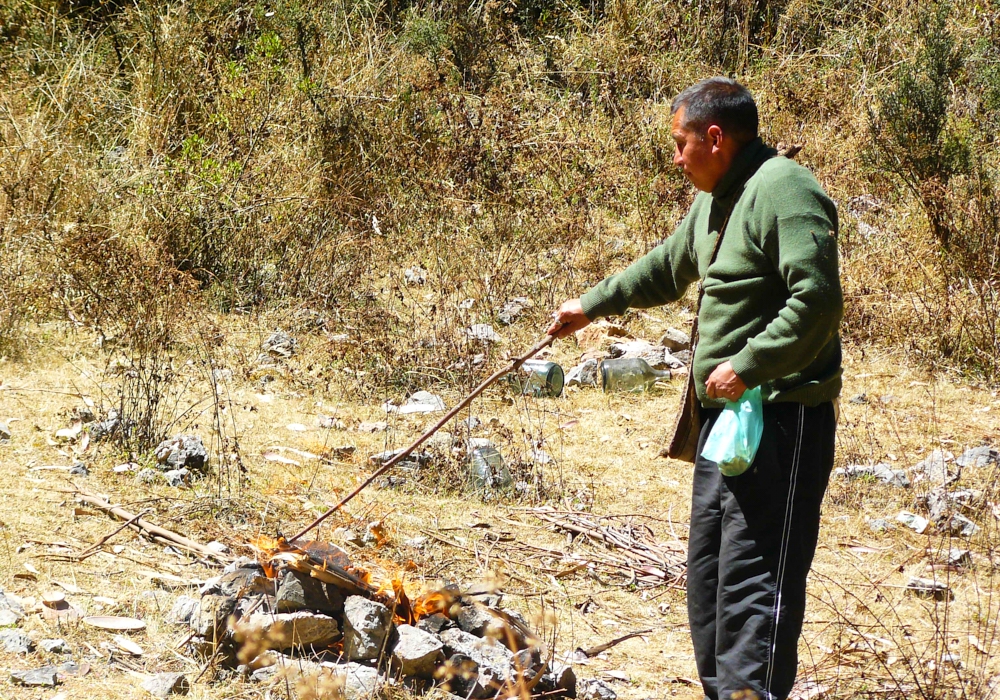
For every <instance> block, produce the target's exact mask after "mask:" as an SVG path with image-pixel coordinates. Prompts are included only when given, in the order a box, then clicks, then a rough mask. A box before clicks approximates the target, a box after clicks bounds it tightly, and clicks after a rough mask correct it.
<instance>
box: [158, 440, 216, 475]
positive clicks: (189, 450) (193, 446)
mask: <svg viewBox="0 0 1000 700" xmlns="http://www.w3.org/2000/svg"><path fill="white" fill-rule="evenodd" d="M156 461H157V463H158V464H159V465H160V468H161V469H163V470H164V471H169V470H173V469H181V468H184V467H186V468H188V469H190V470H191V471H193V472H201V471H204V470H205V469H206V468H207V467H208V450H207V449H205V443H203V442H202V441H201V438H200V437H198V436H197V435H178V436H176V437H174V438H171V439H170V440H164V441H163V442H161V443H160V444H159V445H158V446H157V447H156Z"/></svg>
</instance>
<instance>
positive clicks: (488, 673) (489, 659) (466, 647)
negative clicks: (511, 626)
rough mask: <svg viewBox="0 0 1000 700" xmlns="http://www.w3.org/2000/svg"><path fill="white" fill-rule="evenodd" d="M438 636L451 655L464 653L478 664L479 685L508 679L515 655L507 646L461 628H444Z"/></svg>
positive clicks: (484, 686) (491, 684) (489, 685)
mask: <svg viewBox="0 0 1000 700" xmlns="http://www.w3.org/2000/svg"><path fill="white" fill-rule="evenodd" d="M438 637H439V638H440V639H441V641H442V642H444V646H445V651H446V652H447V653H448V654H449V655H454V654H462V655H464V656H467V657H468V658H469V659H471V660H472V661H473V662H474V663H475V664H476V665H477V666H478V669H477V670H478V676H479V677H478V685H479V686H480V687H481V688H491V687H496V685H497V684H500V683H503V682H504V680H506V678H507V675H508V673H509V669H510V662H511V659H512V658H513V657H514V654H513V653H511V651H510V650H509V649H507V647H505V646H503V645H501V644H497V643H496V642H494V641H493V640H491V639H480V638H479V637H476V636H475V635H472V634H469V633H468V632H464V631H462V630H460V629H447V630H444V631H443V632H441V634H440V635H438ZM474 697H476V696H474Z"/></svg>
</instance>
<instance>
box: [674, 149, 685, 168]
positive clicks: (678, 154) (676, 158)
mask: <svg viewBox="0 0 1000 700" xmlns="http://www.w3.org/2000/svg"><path fill="white" fill-rule="evenodd" d="M683 163H684V161H683V160H682V159H681V152H680V150H679V149H676V150H674V165H682V164H683Z"/></svg>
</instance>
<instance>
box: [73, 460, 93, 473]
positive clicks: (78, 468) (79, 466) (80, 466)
mask: <svg viewBox="0 0 1000 700" xmlns="http://www.w3.org/2000/svg"><path fill="white" fill-rule="evenodd" d="M69 475H70V476H90V470H89V469H87V465H86V464H84V463H83V462H77V463H76V464H74V465H73V466H72V467H70V468H69Z"/></svg>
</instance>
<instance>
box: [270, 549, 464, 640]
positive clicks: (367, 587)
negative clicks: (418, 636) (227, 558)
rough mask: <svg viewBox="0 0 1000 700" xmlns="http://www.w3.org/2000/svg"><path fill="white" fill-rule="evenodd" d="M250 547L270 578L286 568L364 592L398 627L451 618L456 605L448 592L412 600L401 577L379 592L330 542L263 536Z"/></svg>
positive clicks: (384, 584)
mask: <svg viewBox="0 0 1000 700" xmlns="http://www.w3.org/2000/svg"><path fill="white" fill-rule="evenodd" d="M250 544H251V546H252V547H253V548H254V549H256V550H257V553H258V559H259V560H260V562H261V564H262V565H263V567H264V573H265V574H266V575H267V577H268V578H275V577H276V576H277V574H278V571H279V569H281V568H282V567H288V568H291V569H294V570H296V571H300V572H303V573H308V574H309V575H310V576H312V577H313V578H316V579H319V580H320V581H323V582H325V583H329V584H332V585H337V586H340V587H341V588H346V590H348V591H350V590H354V592H355V593H358V592H360V593H362V594H363V595H365V596H367V597H369V598H371V599H373V600H377V601H379V602H381V603H384V604H386V605H388V606H389V607H390V608H392V611H393V617H394V618H395V621H396V622H397V623H398V624H410V625H412V624H415V623H416V622H417V621H418V620H420V619H421V618H423V617H427V616H428V615H434V614H435V613H444V614H445V615H449V613H450V610H451V608H452V606H453V605H454V604H455V602H456V598H455V595H454V594H452V593H451V592H449V591H447V590H444V589H433V590H429V591H426V592H423V593H421V594H419V595H417V596H416V597H415V598H412V599H411V598H410V596H409V595H408V594H407V592H406V586H405V583H404V577H403V576H402V575H401V574H398V573H397V574H395V575H393V576H392V577H391V578H387V579H385V580H383V581H382V583H381V584H380V585H379V587H378V588H377V589H376V588H375V587H374V586H373V585H372V580H373V577H372V574H371V572H370V571H367V570H365V569H362V568H360V567H356V566H354V565H353V564H352V563H351V560H350V557H349V556H348V554H347V552H345V551H344V550H343V549H341V548H340V547H337V546H336V545H332V544H329V543H327V542H322V541H319V540H310V541H308V542H303V543H301V544H300V543H298V542H296V543H294V544H293V543H291V542H289V541H288V540H286V539H285V538H284V537H282V536H281V535H278V536H277V537H268V536H267V535H260V536H258V537H257V538H256V539H254V540H253V541H252V542H251V543H250Z"/></svg>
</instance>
